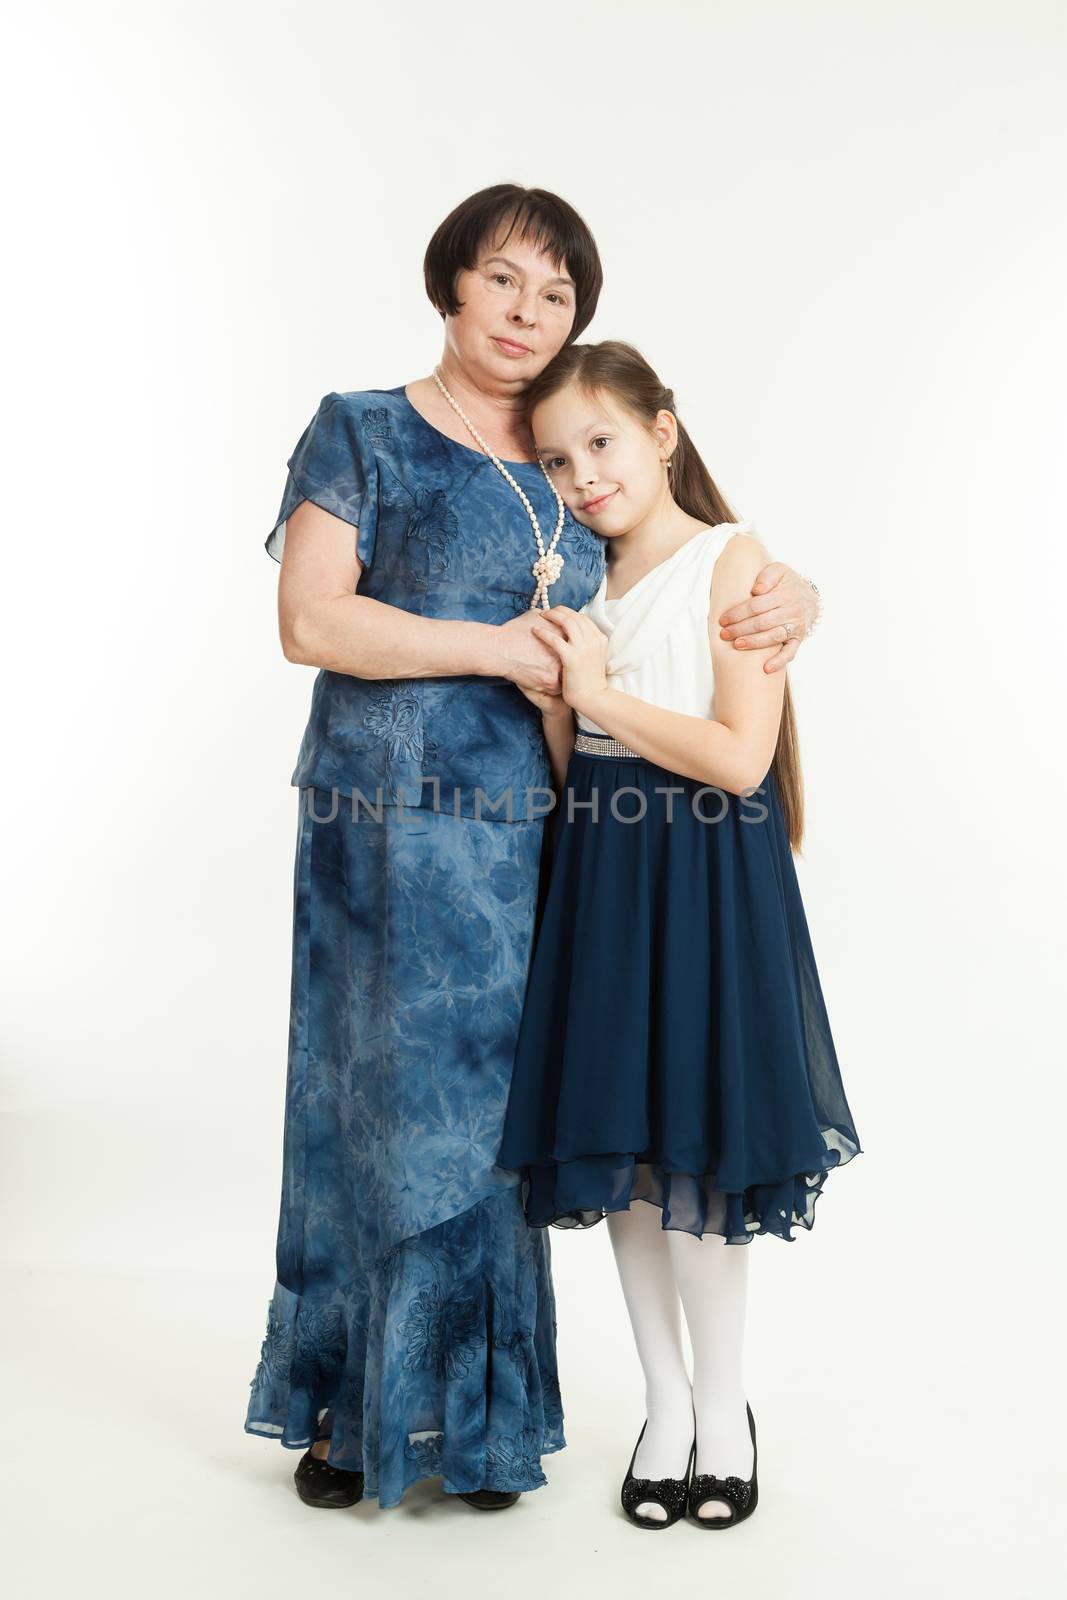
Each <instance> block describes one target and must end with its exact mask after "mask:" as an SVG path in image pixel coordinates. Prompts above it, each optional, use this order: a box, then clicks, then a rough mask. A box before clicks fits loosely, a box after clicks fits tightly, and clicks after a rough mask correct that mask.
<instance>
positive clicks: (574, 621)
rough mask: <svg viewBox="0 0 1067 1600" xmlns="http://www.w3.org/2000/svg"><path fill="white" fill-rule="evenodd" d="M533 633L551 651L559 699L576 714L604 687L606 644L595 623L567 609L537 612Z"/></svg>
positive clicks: (606, 683) (566, 607)
mask: <svg viewBox="0 0 1067 1600" xmlns="http://www.w3.org/2000/svg"><path fill="white" fill-rule="evenodd" d="M532 631H533V633H534V635H535V636H536V637H537V638H538V639H541V640H543V641H544V643H545V644H546V645H548V647H549V649H550V650H554V651H555V653H556V655H557V656H558V657H559V662H560V666H561V668H562V672H563V698H564V700H565V701H566V702H567V704H568V706H572V707H573V708H574V709H575V710H576V711H577V710H581V709H582V706H583V705H584V704H585V703H586V702H587V701H589V700H592V699H595V697H596V696H597V695H598V694H602V693H603V691H604V690H605V689H606V688H607V686H608V675H607V666H608V641H607V638H606V636H605V635H604V634H603V633H601V631H600V629H599V628H598V627H597V625H596V623H595V622H591V621H590V619H589V618H588V617H583V616H582V615H581V613H580V612H578V611H572V610H571V608H570V606H551V607H550V608H549V610H547V611H542V612H541V613H540V620H539V621H538V622H537V623H535V625H534V627H533V630H532Z"/></svg>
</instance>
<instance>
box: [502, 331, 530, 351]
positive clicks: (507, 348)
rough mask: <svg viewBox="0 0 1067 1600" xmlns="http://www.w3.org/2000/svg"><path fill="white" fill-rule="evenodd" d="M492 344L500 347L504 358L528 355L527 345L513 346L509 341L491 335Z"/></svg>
mask: <svg viewBox="0 0 1067 1600" xmlns="http://www.w3.org/2000/svg"><path fill="white" fill-rule="evenodd" d="M493 342H494V344H498V345H499V346H500V348H501V350H503V352H504V354H505V355H506V356H528V355H529V354H530V349H529V346H528V345H524V344H514V343H513V342H512V340H510V339H499V338H497V336H496V334H494V335H493Z"/></svg>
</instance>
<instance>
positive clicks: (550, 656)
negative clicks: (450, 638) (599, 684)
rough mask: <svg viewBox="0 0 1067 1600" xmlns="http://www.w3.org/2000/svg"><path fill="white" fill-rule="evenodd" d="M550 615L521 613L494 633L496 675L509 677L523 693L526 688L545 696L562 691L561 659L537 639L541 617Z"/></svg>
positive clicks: (541, 612) (534, 612)
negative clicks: (538, 623) (537, 625)
mask: <svg viewBox="0 0 1067 1600" xmlns="http://www.w3.org/2000/svg"><path fill="white" fill-rule="evenodd" d="M547 615H548V613H547V612H545V611H534V610H533V609H531V610H529V611H523V612H520V613H519V615H518V616H517V617H510V618H509V619H508V621H507V622H501V623H498V624H497V626H496V627H495V628H494V631H493V634H492V638H493V658H492V668H493V672H494V674H499V675H500V676H501V677H504V678H509V679H510V680H511V682H512V683H513V684H515V685H516V687H517V688H519V689H521V690H522V692H523V694H525V693H526V691H527V689H532V690H533V691H534V692H535V693H536V694H543V695H558V694H559V691H560V670H559V657H558V656H557V655H556V653H555V651H553V650H549V649H548V648H547V647H546V646H545V645H544V644H543V643H542V641H541V640H540V639H538V638H535V637H534V635H535V634H536V631H537V627H536V624H537V619H538V617H543V616H547ZM534 704H535V705H536V704H537V701H536V700H535V701H534Z"/></svg>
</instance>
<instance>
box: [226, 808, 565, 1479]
mask: <svg viewBox="0 0 1067 1600" xmlns="http://www.w3.org/2000/svg"><path fill="white" fill-rule="evenodd" d="M299 802H300V811H299V821H298V834H297V847H296V867H295V882H294V921H293V969H292V993H291V1010H290V1029H289V1056H288V1076H287V1086H286V1102H285V1130H284V1141H283V1153H282V1195H281V1209H280V1217H279V1226H278V1238H277V1253H276V1270H277V1275H276V1280H275V1285H274V1291H273V1295H272V1297H271V1301H270V1305H269V1308H268V1312H267V1328H266V1336H265V1338H264V1340H263V1344H262V1352H261V1357H260V1361H259V1365H258V1367H257V1369H256V1372H255V1376H254V1378H253V1380H252V1385H251V1391H252V1392H251V1396H250V1399H249V1403H248V1410H247V1416H246V1419H245V1430H246V1431H247V1432H249V1433H254V1434H263V1435H266V1436H268V1437H271V1438H277V1439H279V1440H280V1442H281V1443H282V1444H283V1445H285V1446H287V1447H288V1448H290V1449H306V1448H307V1447H308V1446H309V1445H310V1444H312V1443H313V1442H314V1441H315V1440H316V1439H319V1438H324V1437H327V1436H328V1437H329V1438H330V1440H331V1444H330V1450H329V1455H328V1457H327V1459H328V1460H329V1461H330V1462H331V1463H332V1464H333V1465H334V1466H336V1467H342V1468H345V1469H347V1470H349V1471H362V1472H363V1473H364V1479H365V1487H364V1493H365V1495H366V1496H368V1497H372V1498H373V1497H376V1498H377V1499H378V1503H379V1505H381V1506H383V1507H384V1506H390V1505H395V1504H396V1503H397V1502H398V1501H399V1500H400V1498H401V1496H402V1495H403V1493H404V1490H405V1489H406V1488H407V1487H408V1485H409V1484H411V1483H413V1482H414V1481H415V1480H416V1479H419V1478H426V1477H433V1476H437V1475H441V1476H442V1478H443V1480H444V1481H443V1487H444V1488H445V1490H446V1491H448V1492H450V1493H460V1492H465V1491H469V1490H472V1489H478V1488H482V1487H488V1488H493V1489H520V1490H531V1489H536V1488H539V1487H540V1486H541V1485H543V1484H544V1483H545V1482H546V1481H547V1480H546V1478H545V1475H544V1473H543V1471H542V1469H541V1465H540V1458H541V1456H542V1455H545V1454H547V1453H549V1452H551V1451H554V1450H559V1449H562V1448H563V1446H564V1444H565V1439H564V1436H563V1412H562V1407H561V1403H560V1392H559V1381H558V1372H557V1364H556V1349H555V1332H556V1323H555V1303H554V1298H553V1291H552V1279H551V1270H550V1257H549V1251H548V1247H547V1239H546V1236H545V1235H544V1234H543V1233H539V1232H536V1231H532V1230H531V1229H530V1228H529V1227H528V1226H527V1223H526V1220H525V1216H524V1213H523V1209H522V1204H521V1190H520V1185H519V1180H518V1177H517V1176H516V1175H515V1174H514V1173H509V1172H505V1171H503V1170H502V1169H500V1168H499V1167H497V1166H496V1164H495V1157H496V1151H497V1148H498V1146H499V1142H500V1134H501V1127H502V1122H503V1114H504V1108H505V1105H506V1102H507V1092H508V1083H509V1078H510V1071H511V1064H512V1059H513V1055H514V1049H515V1040H516V1035H517V1032H518V1025H519V1019H520V1016H521V1011H522V998H523V992H524V988H525V982H526V976H527V969H528V962H529V955H530V949H531V945H532V939H533V928H534V917H535V912H536V905H537V893H538V874H539V868H540V860H541V845H542V836H543V826H544V824H543V819H539V820H537V821H534V822H518V823H504V822H493V821H488V822H485V821H476V820H473V819H471V818H467V817H455V816H454V815H452V814H451V813H450V812H447V811H432V810H429V809H419V810H414V809H408V810H406V811H405V812H403V813H398V811H397V809H396V808H395V807H391V806H385V807H383V808H382V820H378V819H377V817H376V816H374V815H369V814H368V813H367V812H366V811H363V812H361V813H360V814H359V815H358V819H357V820H355V821H354V820H353V819H352V810H351V798H350V796H349V797H348V798H346V797H345V795H344V794H341V793H340V792H337V793H335V794H334V795H331V793H330V792H329V791H317V790H314V789H301V790H300V791H299ZM319 818H321V819H324V820H316V819H319Z"/></svg>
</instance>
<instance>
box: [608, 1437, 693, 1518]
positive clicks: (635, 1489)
mask: <svg viewBox="0 0 1067 1600" xmlns="http://www.w3.org/2000/svg"><path fill="white" fill-rule="evenodd" d="M647 1427H648V1418H647V1417H646V1418H645V1422H644V1427H642V1429H641V1432H640V1433H639V1434H638V1435H637V1443H636V1444H635V1445H634V1453H633V1455H632V1456H631V1457H630V1465H629V1466H628V1467H627V1469H626V1477H625V1478H624V1479H623V1483H622V1495H621V1499H622V1509H623V1510H624V1511H625V1513H626V1515H627V1516H628V1517H629V1519H630V1521H631V1522H632V1523H633V1524H634V1527H635V1528H669V1527H670V1526H671V1524H672V1523H674V1522H677V1521H678V1518H679V1517H680V1516H681V1515H682V1513H683V1512H684V1511H685V1506H686V1497H687V1495H688V1493H689V1474H690V1473H691V1472H692V1470H693V1457H694V1455H695V1453H696V1440H695V1439H694V1440H693V1444H692V1447H691V1448H690V1451H689V1460H688V1461H687V1463H686V1468H685V1477H684V1478H635V1477H634V1475H633V1473H634V1462H635V1461H636V1460H637V1452H638V1450H639V1449H640V1447H641V1440H642V1439H643V1438H644V1437H645V1428H647ZM645 1500H655V1501H656V1502H657V1503H658V1504H659V1505H661V1506H662V1507H663V1509H664V1511H665V1512H666V1513H667V1515H666V1517H665V1518H664V1519H663V1520H662V1521H661V1520H660V1519H659V1518H658V1517H643V1516H642V1515H641V1514H640V1513H639V1512H638V1510H637V1507H638V1506H639V1505H640V1504H641V1503H642V1501H645Z"/></svg>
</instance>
